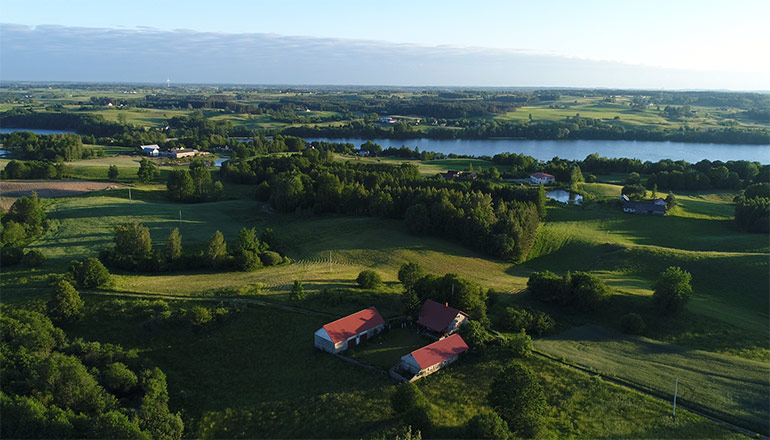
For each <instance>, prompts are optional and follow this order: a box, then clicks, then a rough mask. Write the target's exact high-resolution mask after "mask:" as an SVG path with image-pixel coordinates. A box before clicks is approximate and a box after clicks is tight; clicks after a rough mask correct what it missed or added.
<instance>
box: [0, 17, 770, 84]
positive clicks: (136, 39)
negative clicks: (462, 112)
mask: <svg viewBox="0 0 770 440" xmlns="http://www.w3.org/2000/svg"><path fill="white" fill-rule="evenodd" d="M0 32H1V33H2V40H3V50H2V52H0V65H1V66H2V67H1V68H0V69H1V70H0V78H1V79H3V80H29V81H105V82H120V81H126V82H128V81H130V82H157V83H160V82H162V81H164V80H165V79H166V77H171V78H172V81H174V82H177V83H182V82H191V83H243V84H351V85H365V84H375V85H424V86H429V85H436V86H450V85H457V86H544V87H545V86H567V87H630V88H669V89H671V88H725V89H770V84H769V83H768V79H767V78H765V77H764V76H763V75H760V74H751V73H746V74H735V73H725V72H698V73H693V72H690V71H686V70H673V69H657V68H651V67H644V66H632V65H629V64H622V63H618V62H608V61H595V60H587V59H580V58H571V57H563V56H555V55H552V54H537V53H532V52H529V51H524V50H504V49H486V48H478V47H458V46H446V45H445V46H421V45H415V44H403V43H401V44H395V43H388V42H383V41H370V40H345V39H336V38H313V37H303V36H280V35H275V34H255V33H251V34H249V33H240V34H226V33H214V32H195V31H191V30H185V29H179V30H174V31H160V30H157V29H152V28H132V29H125V28H119V29H101V28H81V27H64V26H37V27H34V28H31V27H27V26H20V25H14V24H5V25H2V27H1V29H0Z"/></svg>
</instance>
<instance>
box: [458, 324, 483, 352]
mask: <svg viewBox="0 0 770 440" xmlns="http://www.w3.org/2000/svg"><path fill="white" fill-rule="evenodd" d="M460 336H462V338H463V340H465V342H466V343H467V344H468V346H469V347H470V348H479V349H480V348H484V346H485V345H486V344H487V341H489V339H490V337H489V333H488V332H487V330H486V329H485V328H484V326H483V325H481V323H480V322H478V321H468V322H466V323H465V324H463V325H462V326H461V327H460Z"/></svg>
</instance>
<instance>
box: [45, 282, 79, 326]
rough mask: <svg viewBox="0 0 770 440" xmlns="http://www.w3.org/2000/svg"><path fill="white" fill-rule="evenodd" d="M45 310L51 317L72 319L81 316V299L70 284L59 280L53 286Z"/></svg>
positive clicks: (61, 319)
mask: <svg viewBox="0 0 770 440" xmlns="http://www.w3.org/2000/svg"><path fill="white" fill-rule="evenodd" d="M47 310H48V315H49V316H50V317H51V319H54V320H56V321H72V320H75V319H78V318H80V317H81V316H83V300H82V299H80V294H78V291H77V290H75V288H74V287H72V284H70V283H68V282H67V281H64V280H61V281H59V282H57V283H56V285H55V286H54V288H53V292H52V295H51V299H50V300H49V301H48V304H47Z"/></svg>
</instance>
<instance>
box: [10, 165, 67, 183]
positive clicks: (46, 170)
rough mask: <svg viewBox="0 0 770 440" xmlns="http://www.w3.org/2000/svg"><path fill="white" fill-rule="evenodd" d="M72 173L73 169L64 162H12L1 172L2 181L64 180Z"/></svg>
mask: <svg viewBox="0 0 770 440" xmlns="http://www.w3.org/2000/svg"><path fill="white" fill-rule="evenodd" d="M70 172H71V168H70V167H69V166H67V165H65V164H64V163H62V162H59V163H51V162H42V161H39V160H30V161H24V162H22V161H18V160H12V161H10V162H8V163H7V164H6V165H5V168H3V170H2V171H0V179H62V178H64V177H66V176H67V175H69V174H70Z"/></svg>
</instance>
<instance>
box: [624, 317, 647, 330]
mask: <svg viewBox="0 0 770 440" xmlns="http://www.w3.org/2000/svg"><path fill="white" fill-rule="evenodd" d="M620 326H621V327H622V328H623V331H624V332H626V333H629V334H632V335H640V334H642V333H644V330H645V329H647V325H646V324H645V323H644V319H642V317H641V316H639V315H638V314H636V313H627V314H625V315H623V317H622V318H620Z"/></svg>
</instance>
